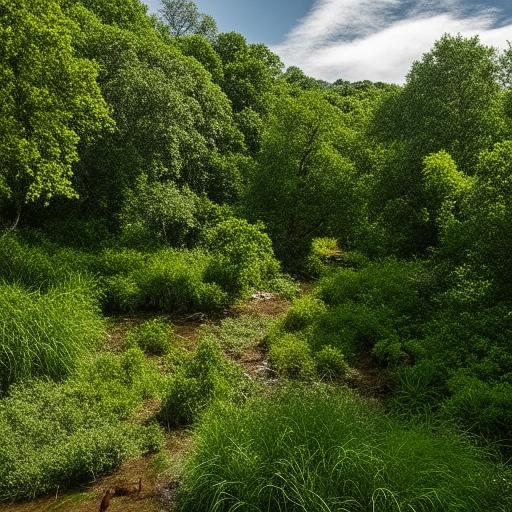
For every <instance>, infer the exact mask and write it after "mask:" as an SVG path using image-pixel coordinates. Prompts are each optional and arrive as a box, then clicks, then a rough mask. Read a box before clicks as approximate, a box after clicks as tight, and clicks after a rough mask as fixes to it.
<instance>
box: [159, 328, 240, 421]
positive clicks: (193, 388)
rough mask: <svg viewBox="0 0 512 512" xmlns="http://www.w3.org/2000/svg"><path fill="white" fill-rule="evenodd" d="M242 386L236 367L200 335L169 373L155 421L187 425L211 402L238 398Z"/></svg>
mask: <svg viewBox="0 0 512 512" xmlns="http://www.w3.org/2000/svg"><path fill="white" fill-rule="evenodd" d="M243 387H244V386H243V377H242V374H241V371H240V369H239V367H238V366H236V365H234V363H231V362H230V361H229V360H228V359H226V358H225V356H224V355H223V354H222V352H221V350H220V348H219V346H218V344H217V343H216V342H215V341H214V340H212V339H208V338H204V339H202V340H201V341H200V343H199V344H198V346H197V350H196V352H195V354H194V355H193V356H192V357H190V358H188V359H187V360H185V361H184V364H183V366H182V367H181V368H180V369H179V370H178V372H177V373H176V374H175V375H174V376H173V378H172V380H171V383H170V385H169V391H168V392H167V396H166V398H165V400H164V403H163V405H162V408H161V409H160V412H159V413H158V418H159V421H160V422H161V423H163V424H164V425H166V426H167V427H169V428H170V427H173V426H177V425H189V424H190V423H193V422H194V421H196V420H197V419H198V417H199V415H200V414H201V413H202V412H203V411H204V410H205V409H206V408H207V407H208V406H209V405H210V404H212V403H213V402H216V401H225V400H232V399H236V398H240V395H241V392H242V391H243Z"/></svg>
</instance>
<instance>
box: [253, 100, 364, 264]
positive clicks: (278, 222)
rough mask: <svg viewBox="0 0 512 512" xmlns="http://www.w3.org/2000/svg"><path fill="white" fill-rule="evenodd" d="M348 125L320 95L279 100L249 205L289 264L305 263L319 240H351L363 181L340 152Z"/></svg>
mask: <svg viewBox="0 0 512 512" xmlns="http://www.w3.org/2000/svg"><path fill="white" fill-rule="evenodd" d="M343 124H344V119H343V114H342V112H341V111H340V110H339V109H338V108H336V107H334V106H332V105H331V104H329V102H328V101H326V99H325V98H324V96H323V95H322V94H321V93H319V92H316V91H308V92H303V93H302V94H301V95H300V96H298V97H292V96H282V97H279V98H276V99H275V101H274V104H273V109H272V111H271V114H270V117H269V121H268V123H267V126H266V129H265V131H264V134H263V142H262V149H261V151H260V153H259V154H258V155H257V158H256V164H257V165H256V169H255V171H254V176H253V180H252V184H251V186H250V187H249V191H248V194H247V201H248V205H249V210H250V215H251V216H252V217H253V218H255V219H260V220H263V221H264V222H265V224H266V225H267V227H268V230H269V233H270V234H271V236H272V239H273V240H274V243H275V244H276V251H277V254H278V255H279V256H280V257H281V258H283V259H286V260H287V261H288V263H290V262H295V263H296V262H297V261H300V260H301V259H302V258H303V257H304V256H305V254H306V252H307V251H308V250H309V246H310V242H311V239H312V238H314V237H319V236H335V237H337V238H339V239H341V240H343V242H347V239H349V238H350V235H351V232H352V231H351V229H352V227H353V224H354V218H355V216H356V215H357V214H356V212H357V211H358V208H359V199H358V195H357V186H358V178H357V172H356V169H355V166H354V164H353V162H352V161H351V160H350V159H348V158H347V157H345V156H343V154H342V153H340V151H339V150H338V144H340V141H342V140H343V139H345V138H346V134H345V130H346V129H345V128H344V126H343Z"/></svg>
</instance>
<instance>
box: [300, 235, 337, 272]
mask: <svg viewBox="0 0 512 512" xmlns="http://www.w3.org/2000/svg"><path fill="white" fill-rule="evenodd" d="M341 258H342V252H341V250H340V248H339V247H338V241H337V240H336V239H335V238H314V239H313V240H312V241H311V251H310V253H309V255H308V257H307V260H306V270H307V272H308V274H310V275H311V276H312V277H320V276H322V275H324V274H327V273H328V272H329V271H330V270H333V269H334V268H336V265H338V264H339V263H340V261H341Z"/></svg>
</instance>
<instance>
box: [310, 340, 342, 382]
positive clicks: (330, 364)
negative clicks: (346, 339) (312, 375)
mask: <svg viewBox="0 0 512 512" xmlns="http://www.w3.org/2000/svg"><path fill="white" fill-rule="evenodd" d="M315 360H316V371H317V374H318V375H319V376H320V377H321V378H324V379H331V380H332V379H340V378H343V377H345V375H346V374H347V372H348V369H349V367H348V364H347V363H346V361H345V357H344V356H343V353H342V352H341V351H340V350H338V349H337V348H334V347H329V346H326V347H324V348H322V350H320V351H319V352H317V353H316V354H315Z"/></svg>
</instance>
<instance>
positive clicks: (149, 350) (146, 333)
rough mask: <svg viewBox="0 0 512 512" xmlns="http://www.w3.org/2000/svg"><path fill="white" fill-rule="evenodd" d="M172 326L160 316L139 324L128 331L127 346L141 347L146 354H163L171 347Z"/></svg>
mask: <svg viewBox="0 0 512 512" xmlns="http://www.w3.org/2000/svg"><path fill="white" fill-rule="evenodd" d="M172 334H173V330H172V326H170V325H169V324H167V323H166V322H165V321H163V320H160V319H158V318H154V319H152V320H148V321H146V322H143V323H142V324H140V325H138V326H137V327H135V329H133V330H132V331H130V332H129V333H128V336H127V338H126V344H127V346H137V347H140V348H141V349H142V350H143V351H144V352H146V354H153V355H156V356H162V355H164V354H167V353H168V352H169V350H170V348H171V342H170V338H171V336H172Z"/></svg>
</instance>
